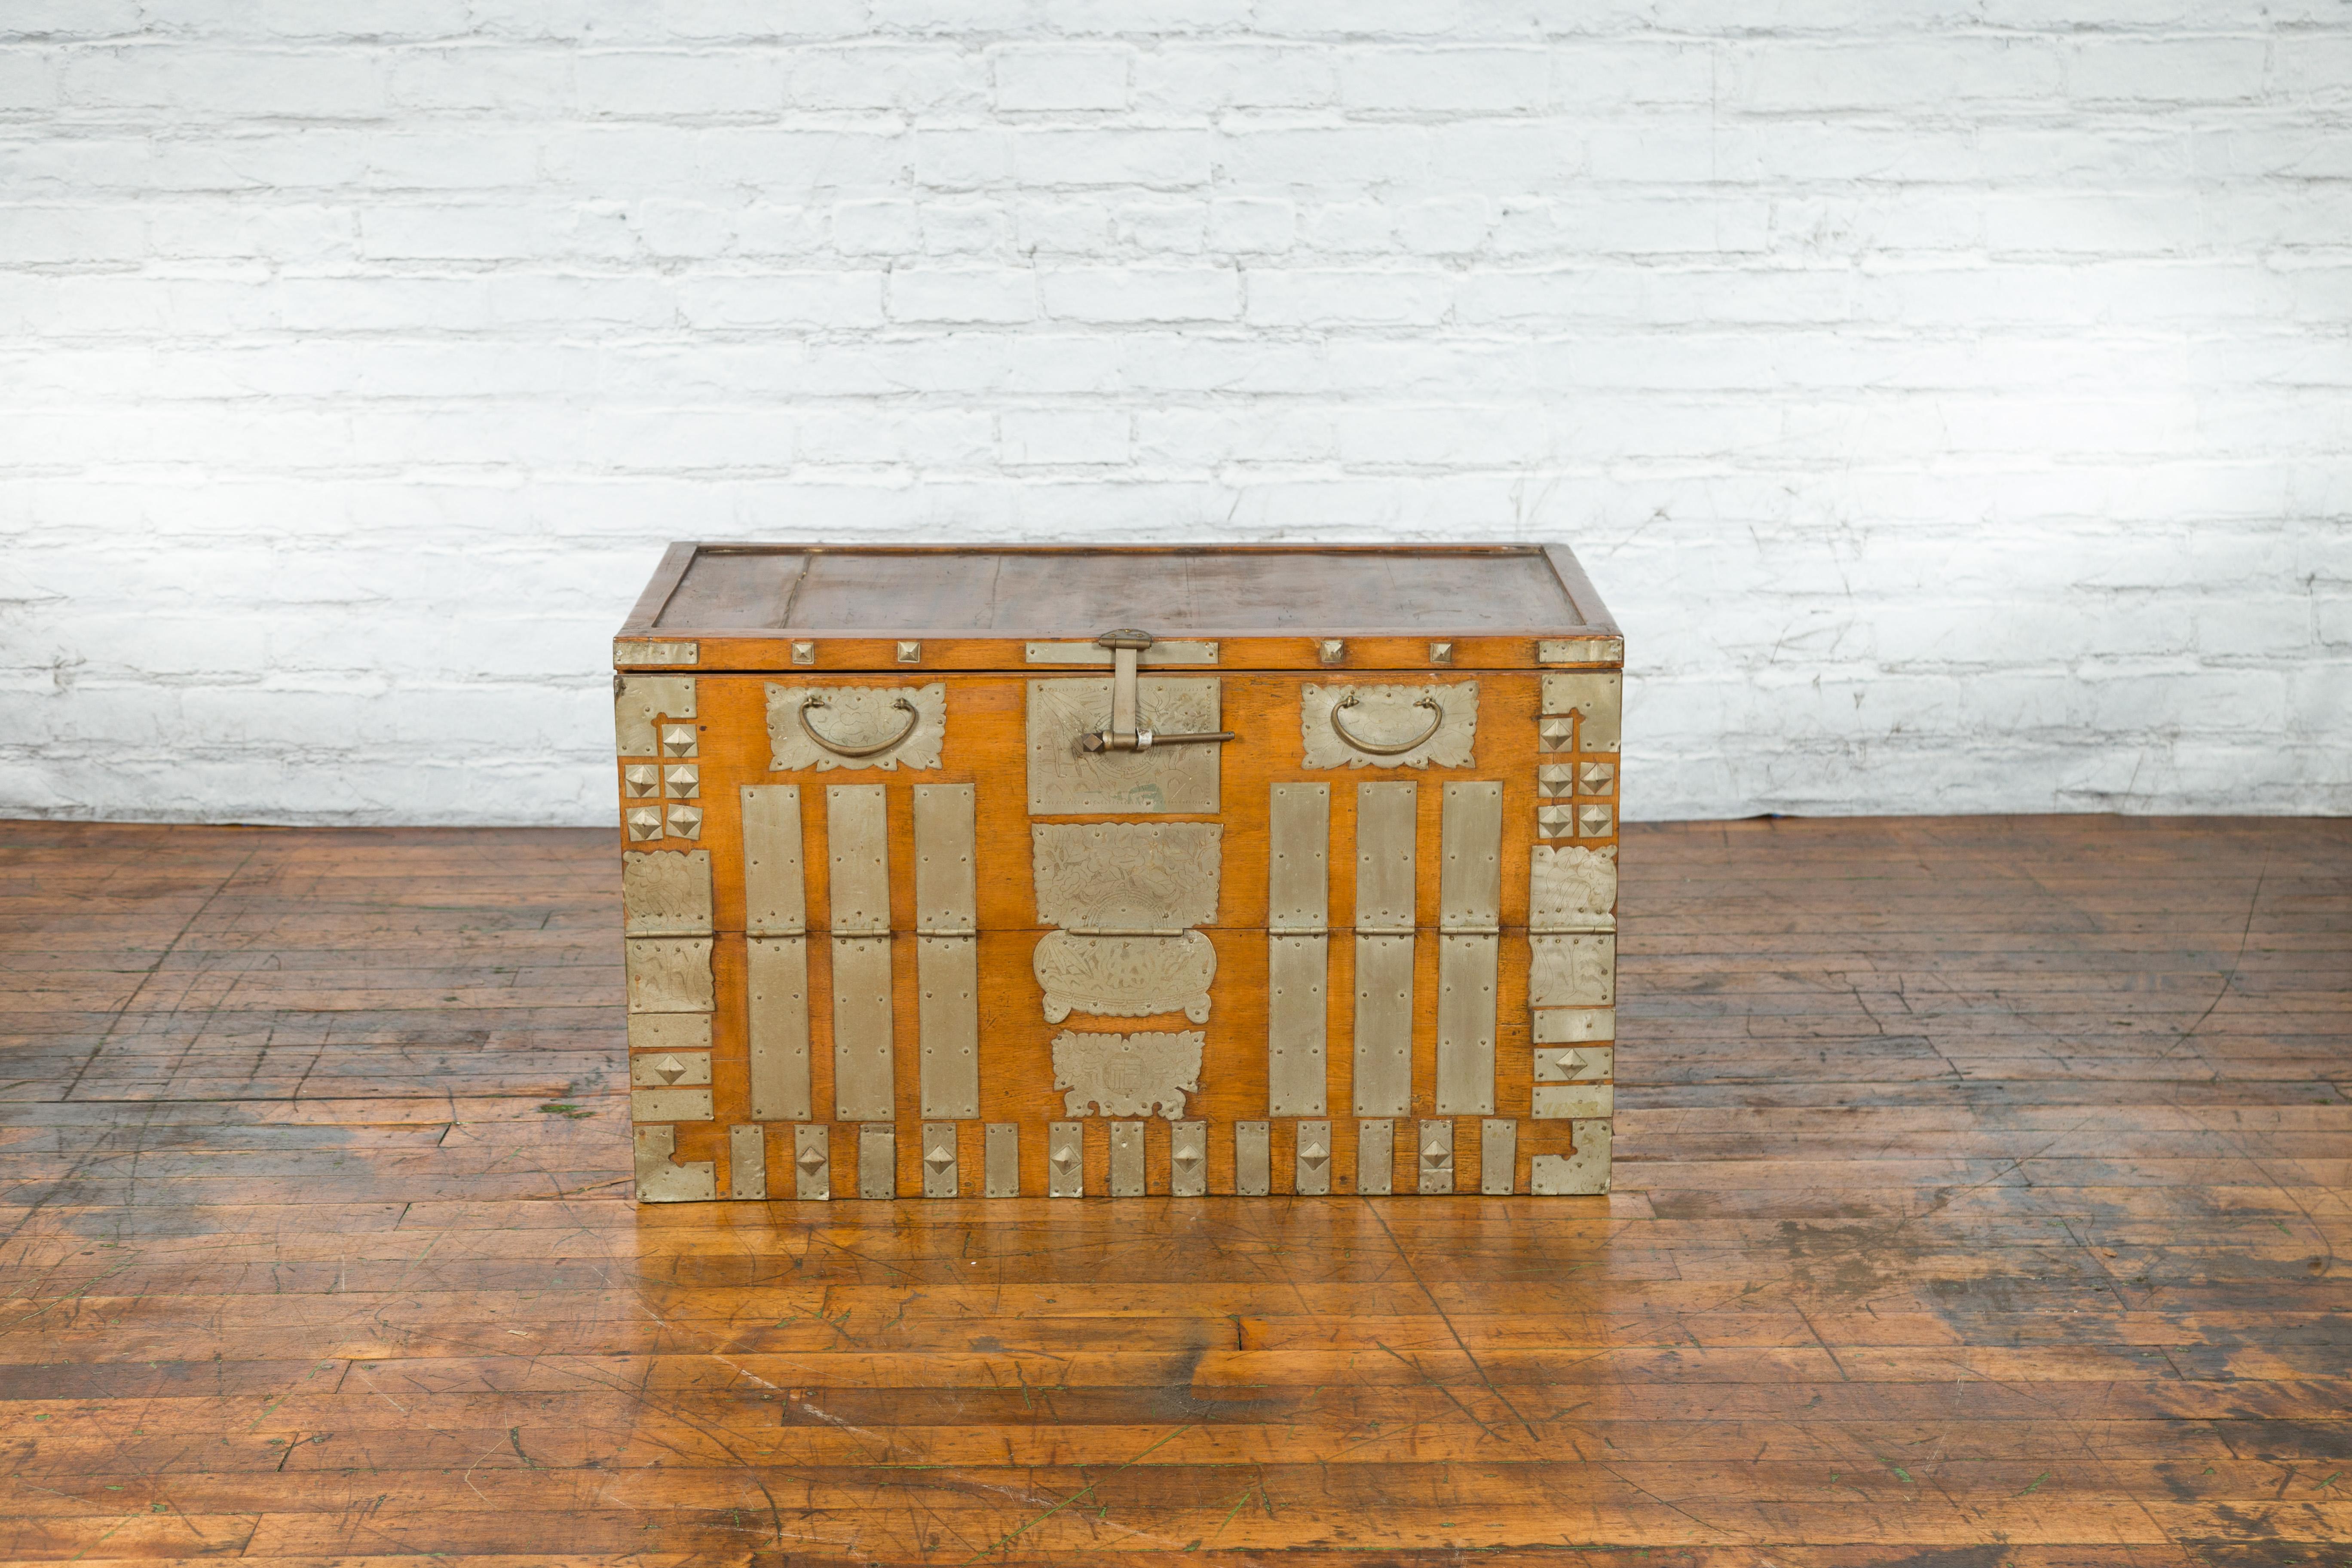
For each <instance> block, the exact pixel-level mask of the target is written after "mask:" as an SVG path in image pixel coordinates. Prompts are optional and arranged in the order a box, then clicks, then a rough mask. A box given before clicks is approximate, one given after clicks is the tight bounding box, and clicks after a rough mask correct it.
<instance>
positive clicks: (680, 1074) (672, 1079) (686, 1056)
mask: <svg viewBox="0 0 2352 1568" xmlns="http://www.w3.org/2000/svg"><path fill="white" fill-rule="evenodd" d="M709 1081H710V1053H709V1051H660V1052H656V1053H655V1054H652V1055H648V1056H639V1057H631V1058H629V1087H630V1088H632V1089H677V1088H679V1087H681V1086H684V1087H688V1088H690V1087H692V1086H693V1085H695V1084H698V1083H700V1084H707V1083H709ZM656 1120H658V1121H668V1120H670V1119H669V1118H667V1117H660V1118H656Z"/></svg>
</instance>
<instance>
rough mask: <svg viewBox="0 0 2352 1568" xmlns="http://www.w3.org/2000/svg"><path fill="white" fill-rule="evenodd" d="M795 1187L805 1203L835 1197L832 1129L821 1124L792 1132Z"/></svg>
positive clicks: (795, 1192) (794, 1190) (817, 1123)
mask: <svg viewBox="0 0 2352 1568" xmlns="http://www.w3.org/2000/svg"><path fill="white" fill-rule="evenodd" d="M793 1195H794V1196H796V1197H799V1198H801V1199H803V1200H809V1199H817V1198H829V1197H831V1196H833V1129H832V1128H830V1127H827V1126H826V1125H825V1124H824V1122H822V1121H818V1122H814V1123H811V1124H809V1125H806V1126H802V1127H795V1128H793Z"/></svg>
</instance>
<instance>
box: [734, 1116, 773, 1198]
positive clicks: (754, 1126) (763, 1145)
mask: <svg viewBox="0 0 2352 1568" xmlns="http://www.w3.org/2000/svg"><path fill="white" fill-rule="evenodd" d="M727 1180H728V1184H729V1186H730V1189H731V1190H730V1194H729V1195H730V1196H731V1197H738V1198H764V1197H766V1196H767V1195H768V1130H767V1129H766V1128H764V1127H761V1125H759V1124H758V1123H757V1122H749V1121H747V1122H739V1123H737V1124H736V1125H734V1126H732V1127H730V1128H729V1129H728V1130H727Z"/></svg>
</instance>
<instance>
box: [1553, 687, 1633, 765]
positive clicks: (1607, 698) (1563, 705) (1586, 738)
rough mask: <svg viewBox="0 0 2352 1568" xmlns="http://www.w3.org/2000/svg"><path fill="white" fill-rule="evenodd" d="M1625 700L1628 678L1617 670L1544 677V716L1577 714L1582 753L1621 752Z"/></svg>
mask: <svg viewBox="0 0 2352 1568" xmlns="http://www.w3.org/2000/svg"><path fill="white" fill-rule="evenodd" d="M1624 700H1625V678H1624V677H1623V676H1622V675H1620V674H1618V673H1617V672H1616V671H1615V670H1581V671H1579V672H1578V673H1576V674H1574V675H1547V676H1545V677H1544V678H1543V712H1544V716H1545V717H1546V718H1548V719H1552V718H1560V717H1564V716H1566V715H1567V714H1570V713H1573V714H1575V715H1576V716H1577V718H1578V720H1579V721H1580V722H1579V723H1578V725H1577V729H1578V731H1580V733H1579V735H1578V739H1577V745H1576V749H1577V750H1578V751H1580V752H1613V751H1616V750H1617V749H1618V737H1619V735H1620V733H1621V732H1622V721H1623V709H1624ZM1547 749H1548V750H1550V749H1558V748H1547Z"/></svg>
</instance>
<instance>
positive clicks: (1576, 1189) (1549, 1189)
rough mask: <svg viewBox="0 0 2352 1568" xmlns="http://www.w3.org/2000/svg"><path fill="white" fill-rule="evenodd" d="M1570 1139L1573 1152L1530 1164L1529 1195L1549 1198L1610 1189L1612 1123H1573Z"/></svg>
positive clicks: (1540, 1156) (1539, 1157)
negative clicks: (1538, 1194)
mask: <svg viewBox="0 0 2352 1568" xmlns="http://www.w3.org/2000/svg"><path fill="white" fill-rule="evenodd" d="M1569 1138H1570V1147H1571V1148H1573V1149H1574V1150H1575V1151H1576V1152H1574V1153H1572V1154H1538V1155H1537V1156H1536V1157H1535V1159H1534V1160H1533V1161H1532V1162H1530V1164H1531V1165H1532V1169H1531V1171H1530V1172H1529V1180H1528V1190H1529V1191H1530V1192H1535V1193H1540V1194H1544V1195H1545V1196H1548V1197H1549V1196H1568V1195H1571V1194H1597V1193H1605V1192H1607V1191H1608V1190H1609V1123H1608V1122H1606V1121H1578V1122H1572V1123H1570V1131H1569Z"/></svg>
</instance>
